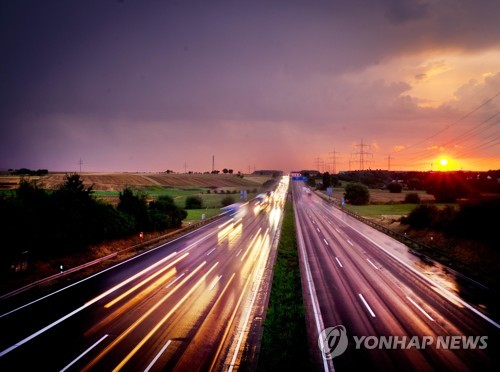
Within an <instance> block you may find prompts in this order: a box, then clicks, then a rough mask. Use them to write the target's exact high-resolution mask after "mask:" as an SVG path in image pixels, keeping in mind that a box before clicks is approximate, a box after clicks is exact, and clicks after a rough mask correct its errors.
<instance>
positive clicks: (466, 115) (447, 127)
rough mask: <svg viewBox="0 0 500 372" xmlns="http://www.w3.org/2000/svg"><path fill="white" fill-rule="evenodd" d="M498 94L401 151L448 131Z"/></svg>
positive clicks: (499, 94) (499, 93) (498, 94)
mask: <svg viewBox="0 0 500 372" xmlns="http://www.w3.org/2000/svg"><path fill="white" fill-rule="evenodd" d="M498 96H500V92H498V93H497V94H495V95H494V96H493V97H491V98H488V99H487V100H486V101H484V102H483V103H482V104H480V105H479V106H477V107H476V108H474V109H473V110H471V111H469V112H468V113H466V114H465V115H463V116H462V117H460V118H459V119H457V120H455V121H454V122H453V123H451V124H448V125H447V126H446V127H445V128H444V129H441V130H439V131H437V132H436V133H434V134H433V135H431V136H429V137H427V138H425V139H424V140H422V141H420V142H417V143H414V144H413V145H410V146H406V147H405V148H404V149H403V150H401V151H404V150H407V149H409V148H411V147H415V146H418V145H421V144H422V143H425V142H427V141H428V140H430V139H432V138H434V137H436V136H437V135H439V134H441V133H443V132H445V131H447V130H448V129H450V128H451V127H453V126H455V125H457V124H458V123H460V122H461V121H462V120H464V119H465V118H467V117H469V116H470V115H472V114H473V113H475V112H476V111H478V110H479V109H481V108H482V107H484V106H486V105H487V104H488V103H490V102H491V101H493V100H494V99H495V98H497V97H498Z"/></svg>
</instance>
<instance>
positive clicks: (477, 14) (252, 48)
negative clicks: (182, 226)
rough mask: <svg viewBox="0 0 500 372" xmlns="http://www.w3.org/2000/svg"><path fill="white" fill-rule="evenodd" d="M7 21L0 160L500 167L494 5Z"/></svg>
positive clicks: (23, 11)
mask: <svg viewBox="0 0 500 372" xmlns="http://www.w3.org/2000/svg"><path fill="white" fill-rule="evenodd" d="M0 30H1V32H0V54H1V58H0V170H5V169H9V168H21V167H26V168H31V169H39V168H43V169H49V170H50V171H79V168H80V165H79V161H80V159H81V160H82V162H83V164H82V171H84V172H91V171H95V172H109V171H128V172H135V171H140V172H160V171H165V170H167V169H171V170H174V171H176V172H184V171H185V170H187V171H195V172H203V171H209V170H211V168H212V156H215V168H216V169H219V170H222V169H223V168H231V169H234V171H235V172H236V171H241V172H244V173H247V172H248V171H249V170H250V171H253V170H254V169H281V170H284V171H290V170H299V169H318V168H319V170H321V171H326V170H328V171H330V172H331V171H333V170H334V168H333V165H334V164H333V162H332V161H333V152H335V170H336V171H340V170H349V169H351V170H356V169H359V168H360V157H361V155H360V154H361V153H363V154H362V158H363V167H364V168H371V169H388V168H389V167H390V169H391V170H456V169H464V170H488V169H500V1H498V0H475V1H471V0H281V1H272V0H269V1H255V0H254V1H250V0H247V1H243V0H241V1H239V0H232V1H214V0H210V1H190V0H178V1H171V0H143V1H139V0H121V1H116V0H94V1H91V0H89V1H87V0H85V1H84V0H80V1H78V0H67V1H63V0H60V1H51V0H44V1H39V0H33V1H23V0H16V1H14V0H8V1H2V2H1V3H0ZM361 143H363V146H361ZM443 158H445V159H447V160H448V164H447V165H446V166H443V165H441V162H440V159H443ZM442 163H443V164H444V163H445V162H444V161H443V162H442Z"/></svg>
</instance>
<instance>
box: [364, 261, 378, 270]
mask: <svg viewBox="0 0 500 372" xmlns="http://www.w3.org/2000/svg"><path fill="white" fill-rule="evenodd" d="M366 260H367V261H368V262H369V263H370V264H371V265H372V266H373V267H374V268H375V269H377V270H378V267H377V266H375V264H374V263H373V262H371V261H370V259H369V258H367V259H366Z"/></svg>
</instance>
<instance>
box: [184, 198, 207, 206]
mask: <svg viewBox="0 0 500 372" xmlns="http://www.w3.org/2000/svg"><path fill="white" fill-rule="evenodd" d="M185 208H186V209H201V208H203V199H202V198H201V197H199V196H188V197H187V198H186V207H185Z"/></svg>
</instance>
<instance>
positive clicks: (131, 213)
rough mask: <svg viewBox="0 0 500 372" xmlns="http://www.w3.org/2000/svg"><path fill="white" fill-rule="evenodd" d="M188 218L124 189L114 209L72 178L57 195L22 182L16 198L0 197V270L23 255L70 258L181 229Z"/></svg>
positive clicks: (162, 201) (164, 200) (167, 201)
mask: <svg viewBox="0 0 500 372" xmlns="http://www.w3.org/2000/svg"><path fill="white" fill-rule="evenodd" d="M186 216H187V212H186V211H185V210H184V209H181V208H179V207H177V206H176V205H175V204H174V201H173V199H172V198H171V197H169V196H161V197H159V198H158V199H157V200H154V201H151V202H148V201H147V194H144V193H141V192H134V191H133V190H131V189H130V188H128V187H126V188H124V189H123V191H122V192H120V194H119V203H118V205H117V206H116V207H115V206H113V205H111V204H109V203H106V202H104V201H101V200H98V199H97V198H96V197H95V196H94V195H93V186H90V187H86V186H85V185H84V184H83V181H82V179H81V177H80V175H78V174H76V173H75V174H68V175H66V176H65V179H64V182H63V183H62V184H61V185H60V186H59V187H58V188H57V189H56V190H45V189H43V188H41V187H40V186H39V185H38V184H37V183H36V181H29V180H26V179H22V180H21V182H20V184H19V187H18V188H17V189H16V190H15V193H14V194H12V195H2V196H0V234H1V236H2V242H3V244H2V251H3V252H2V256H3V259H2V266H3V267H1V270H2V271H3V270H9V268H10V265H11V264H12V262H14V261H15V260H17V259H18V257H19V255H20V254H21V253H22V252H26V251H27V252H28V253H29V256H30V257H31V258H49V257H54V256H57V255H60V254H70V253H73V252H78V251H82V250H84V249H85V248H87V247H88V246H89V245H91V244H95V243H98V242H101V241H104V240H108V239H116V238H122V237H127V236H131V235H133V234H136V233H138V232H139V231H157V230H165V229H168V228H175V227H180V226H181V224H182V220H183V219H185V218H186Z"/></svg>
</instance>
